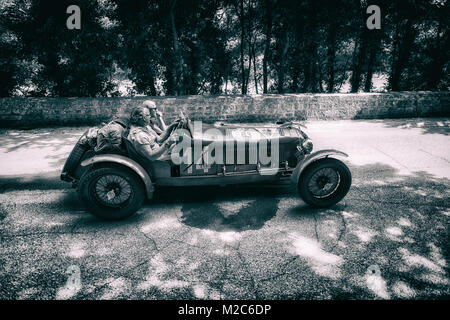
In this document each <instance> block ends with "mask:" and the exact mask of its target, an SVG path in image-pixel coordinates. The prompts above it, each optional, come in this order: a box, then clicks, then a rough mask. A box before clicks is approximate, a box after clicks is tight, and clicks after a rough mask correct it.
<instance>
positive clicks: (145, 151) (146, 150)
mask: <svg viewBox="0 0 450 320" xmlns="http://www.w3.org/2000/svg"><path fill="white" fill-rule="evenodd" d="M170 145H171V142H170V141H167V142H165V143H163V144H162V145H160V146H157V147H154V148H153V149H152V148H151V147H150V145H148V144H142V145H139V146H138V147H137V148H136V150H137V151H138V152H139V153H140V154H141V155H142V156H144V157H146V158H147V159H149V160H156V159H157V158H159V156H160V155H162V154H163V153H164V151H166V150H167V149H169V147H170Z"/></svg>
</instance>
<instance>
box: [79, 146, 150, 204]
mask: <svg viewBox="0 0 450 320" xmlns="http://www.w3.org/2000/svg"><path fill="white" fill-rule="evenodd" d="M96 163H117V164H120V165H123V166H126V167H128V168H130V169H131V170H133V171H134V172H136V174H137V175H138V176H139V177H140V178H141V179H142V182H143V183H144V185H145V190H146V193H147V197H148V198H149V199H151V198H152V197H153V192H154V191H155V188H154V186H153V184H152V180H151V178H150V175H149V174H148V173H147V171H146V170H145V169H144V168H143V167H142V166H141V165H140V164H139V163H137V162H136V161H134V160H132V159H130V158H128V157H125V156H122V155H118V154H102V155H97V156H94V157H92V158H89V159H86V160H84V161H82V162H81V164H80V165H81V166H83V167H86V166H89V165H93V164H96Z"/></svg>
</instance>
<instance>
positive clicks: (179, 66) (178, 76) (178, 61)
mask: <svg viewBox="0 0 450 320" xmlns="http://www.w3.org/2000/svg"><path fill="white" fill-rule="evenodd" d="M176 3H177V0H173V2H172V5H171V6H170V14H169V15H170V25H171V28H172V38H173V51H174V58H175V59H174V62H175V63H174V67H175V83H174V84H175V90H176V93H177V95H181V94H183V90H182V84H183V79H182V77H183V76H182V75H183V58H182V56H181V51H180V46H179V44H178V34H177V29H176V26H175V15H174V10H175V5H176Z"/></svg>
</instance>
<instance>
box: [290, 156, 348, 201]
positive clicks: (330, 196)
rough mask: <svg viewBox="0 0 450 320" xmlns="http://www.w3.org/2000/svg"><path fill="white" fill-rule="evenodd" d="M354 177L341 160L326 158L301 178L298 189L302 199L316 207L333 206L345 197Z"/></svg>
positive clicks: (316, 163)
mask: <svg viewBox="0 0 450 320" xmlns="http://www.w3.org/2000/svg"><path fill="white" fill-rule="evenodd" d="M351 183H352V176H351V173H350V170H349V169H348V167H347V166H346V165H345V164H344V163H343V162H342V161H339V160H336V159H333V158H326V159H322V160H318V161H317V162H315V163H313V164H311V165H309V166H308V167H307V168H306V169H305V171H304V172H303V173H302V175H301V176H300V180H299V182H298V189H299V193H300V196H301V197H302V199H303V200H304V201H305V202H306V203H308V204H310V205H312V206H315V207H321V208H323V207H329V206H332V205H334V204H336V203H338V202H339V201H341V200H342V198H344V197H345V195H346V194H347V192H348V190H349V189H350V185H351Z"/></svg>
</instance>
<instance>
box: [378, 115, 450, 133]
mask: <svg viewBox="0 0 450 320" xmlns="http://www.w3.org/2000/svg"><path fill="white" fill-rule="evenodd" d="M374 122H378V123H382V124H384V125H385V126H386V127H388V128H400V129H421V130H422V133H423V134H433V133H435V134H442V135H446V136H448V135H450V120H447V118H440V119H433V118H424V119H419V120H418V119H395V120H392V119H386V120H374Z"/></svg>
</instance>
